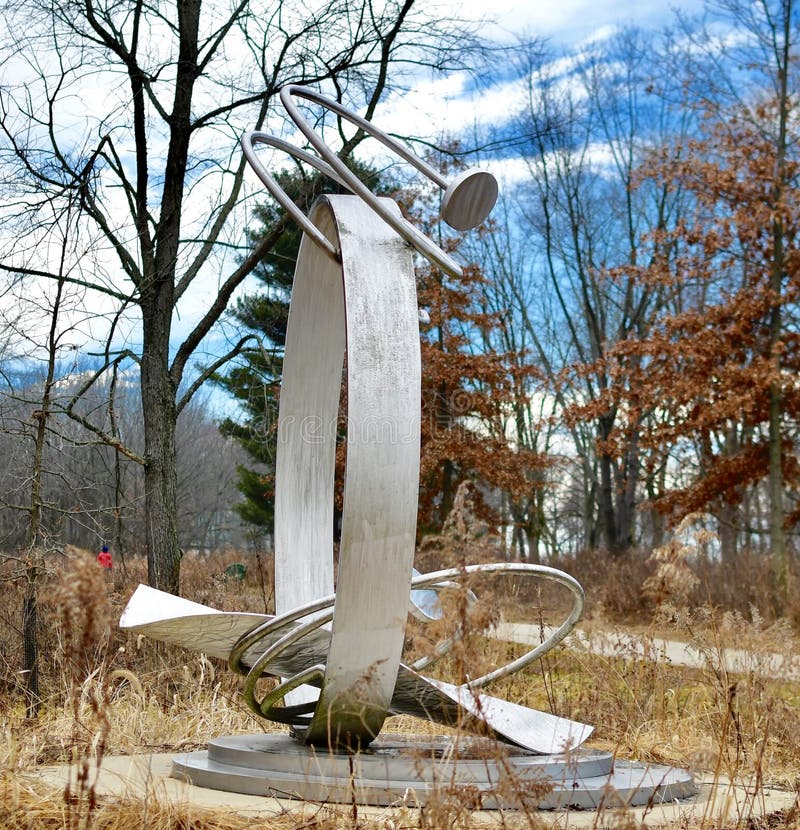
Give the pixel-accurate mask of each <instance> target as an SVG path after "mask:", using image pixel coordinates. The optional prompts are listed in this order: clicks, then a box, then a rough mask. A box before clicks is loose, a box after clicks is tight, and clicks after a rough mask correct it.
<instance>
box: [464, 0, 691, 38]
mask: <svg viewBox="0 0 800 830" xmlns="http://www.w3.org/2000/svg"><path fill="white" fill-rule="evenodd" d="M454 5H456V4H454ZM702 7H703V3H702V0H676V2H674V3H667V2H659V0H638V2H637V0H549V1H548V0H544V2H542V0H522V2H519V0H493V2H492V4H491V10H492V11H491V13H492V14H493V15H494V16H496V18H497V24H498V26H497V28H496V29H495V28H494V27H493V30H492V35H493V36H496V37H498V38H509V39H511V38H513V37H514V36H515V35H517V34H520V33H526V34H528V35H535V36H538V37H543V38H548V39H551V40H552V41H553V42H554V43H555V44H557V45H563V46H575V45H577V44H579V43H580V42H581V41H583V40H585V39H586V38H592V37H594V36H596V35H597V34H599V33H602V32H603V30H606V29H608V28H609V27H617V26H641V27H642V28H658V27H659V26H662V25H664V24H666V23H669V22H670V20H672V19H673V13H674V10H675V9H680V10H682V11H685V12H688V13H696V12H700V11H701V10H702ZM457 8H458V9H459V10H461V12H462V13H465V14H467V15H470V16H473V15H474V17H476V18H477V17H480V16H481V14H484V13H486V4H485V3H483V2H480V3H477V2H472V0H468V2H466V3H458V4H457ZM473 10H474V11H473Z"/></svg>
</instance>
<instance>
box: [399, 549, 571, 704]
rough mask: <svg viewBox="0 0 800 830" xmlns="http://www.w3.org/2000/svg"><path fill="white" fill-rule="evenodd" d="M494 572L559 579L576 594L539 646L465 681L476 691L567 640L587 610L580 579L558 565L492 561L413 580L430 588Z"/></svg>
mask: <svg viewBox="0 0 800 830" xmlns="http://www.w3.org/2000/svg"><path fill="white" fill-rule="evenodd" d="M492 573H498V574H503V573H512V574H513V573H518V574H527V575H529V576H538V577H540V578H542V579H547V580H550V581H552V582H557V583H558V584H560V585H563V586H564V587H566V588H568V589H569V590H570V592H571V593H572V597H573V599H572V610H571V611H570V613H569V615H568V616H567V618H566V619H565V620H564V622H563V623H561V625H560V626H559V627H558V628H557V629H556V630H555V631H554V632H553V633H552V634H551V635H550V636H549V637H548V638H547V639H546V640H545V641H544V642H543V643H540V644H539V645H538V646H536V647H535V648H532V649H531V650H530V651H528V652H526V653H525V654H523V655H522V657H518V658H517V659H516V660H512V661H511V662H510V663H506V665H505V666H501V667H500V668H499V669H495V670H494V671H491V672H488V673H487V674H484V675H482V676H481V677H478V678H476V679H475V680H470V681H469V683H465V684H464V688H467V689H470V690H475V689H480V688H483V687H484V686H486V685H487V684H489V683H491V682H492V681H494V680H499V679H501V678H503V677H507V676H508V675H509V674H513V673H514V672H517V671H519V670H520V669H522V668H524V667H525V666H527V665H528V664H529V663H531V662H532V661H534V660H536V659H537V658H540V657H543V656H544V655H545V654H547V652H548V651H550V650H551V649H553V648H555V647H556V646H557V645H558V644H559V643H560V642H561V641H562V640H564V639H565V638H566V637H567V636H568V635H569V633H570V632H571V631H572V629H573V628H575V626H576V624H577V622H578V620H579V619H580V617H581V614H582V613H583V605H584V600H585V596H584V593H583V588H582V587H581V584H580V582H578V580H577V579H575V578H574V577H572V576H570V575H569V574H567V573H564V571H559V570H558V569H557V568H551V567H549V566H547V565H534V564H531V563H527V562H491V563H487V564H482V565H467V566H466V567H464V568H451V569H449V570H445V571H436V572H434V573H430V574H426V575H425V576H424V577H422V578H419V579H414V580H412V583H411V584H412V586H413V587H414V588H421V587H426V586H428V585H434V584H436V583H437V582H443V581H445V580H448V579H457V578H458V577H463V576H469V575H471V574H492Z"/></svg>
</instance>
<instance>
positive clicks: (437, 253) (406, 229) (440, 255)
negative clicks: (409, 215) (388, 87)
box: [280, 84, 462, 277]
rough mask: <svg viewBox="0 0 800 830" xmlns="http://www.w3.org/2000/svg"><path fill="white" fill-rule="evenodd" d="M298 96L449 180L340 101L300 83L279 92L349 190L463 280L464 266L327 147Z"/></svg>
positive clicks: (439, 179) (428, 173)
mask: <svg viewBox="0 0 800 830" xmlns="http://www.w3.org/2000/svg"><path fill="white" fill-rule="evenodd" d="M292 95H296V96H297V97H298V98H305V99H307V100H309V101H314V102H315V103H317V104H319V105H320V106H322V107H325V108H326V109H329V110H331V111H333V112H335V113H337V114H338V115H340V116H341V117H342V118H344V119H346V120H347V121H350V122H351V123H352V124H355V125H356V126H357V127H359V128H361V129H362V130H364V132H366V133H368V134H369V135H371V136H372V137H373V138H376V139H377V140H378V141H380V142H381V143H382V144H384V145H386V146H387V147H389V149H391V150H393V151H394V152H395V153H397V154H398V155H399V156H400V157H401V158H403V159H405V160H406V161H408V162H409V163H411V164H413V165H414V167H416V168H417V169H418V170H420V171H421V172H423V173H424V174H425V175H426V176H428V177H429V178H431V179H433V181H435V182H436V183H437V184H438V185H439V186H440V187H447V180H446V179H444V178H443V177H442V176H441V175H440V174H439V173H438V172H437V171H436V170H434V169H433V168H432V167H430V165H428V164H426V163H425V162H424V161H422V160H421V159H418V158H417V157H416V156H415V155H414V154H413V153H410V152H409V151H408V150H407V149H406V148H405V147H403V145H402V144H400V142H398V141H396V140H395V139H393V138H392V137H391V136H389V135H387V134H386V133H384V132H383V131H382V130H379V129H378V128H377V127H375V126H374V125H373V124H370V122H369V121H367V120H366V119H364V118H362V117H361V116H360V115H356V114H355V113H354V112H350V110H348V109H347V108H346V107H343V106H342V105H341V104H339V103H338V102H337V101H332V100H330V99H329V98H326V97H325V96H324V95H320V94H319V93H318V92H314V91H313V90H311V89H308V87H303V86H298V85H297V84H289V85H288V86H285V87H283V89H281V92H280V97H281V103H282V104H283V106H284V107H285V109H286V111H287V112H288V113H289V116H290V117H291V119H292V121H294V123H295V124H297V127H298V128H299V130H300V132H302V133H303V135H304V136H305V137H306V138H307V139H308V142H309V144H311V146H312V147H313V148H314V149H315V150H316V151H317V152H318V153H319V154H320V156H322V158H323V159H324V160H325V161H326V162H327V163H328V164H329V165H330V166H331V167H332V168H333V169H334V170H335V171H336V172H337V173H338V174H339V179H341V180H343V181H344V183H345V184H346V186H347V188H348V189H349V190H351V191H352V192H353V193H355V194H356V195H357V196H360V197H361V198H362V199H363V200H364V201H365V202H366V203H367V204H368V205H369V206H370V207H371V208H372V210H374V211H375V213H377V214H378V216H380V217H381V219H383V221H384V222H386V224H387V225H389V226H390V227H391V228H392V229H394V230H395V231H396V232H397V233H398V234H399V235H400V236H401V237H402V238H403V239H405V241H406V242H408V243H409V245H411V246H412V247H413V248H414V249H415V250H416V251H418V252H419V253H421V254H422V255H423V256H424V257H425V258H426V259H429V260H430V261H431V262H433V263H434V264H435V265H437V266H438V267H439V268H441V269H442V270H443V271H445V272H446V273H448V274H450V275H452V276H454V277H460V276H461V274H462V272H461V267H460V266H459V265H458V264H457V263H456V262H455V260H453V259H452V258H451V257H450V256H448V255H447V254H446V253H445V252H444V251H443V250H442V249H441V248H440V247H439V246H438V245H434V244H433V242H431V240H430V239H428V237H427V236H425V235H424V234H423V233H421V232H420V231H419V230H417V228H415V227H414V226H413V225H412V224H411V223H410V222H408V221H407V220H406V219H404V218H402V217H398V216H395V215H393V214H392V213H391V212H390V211H389V210H387V208H386V207H385V206H384V205H383V204H382V203H381V201H380V200H379V199H378V197H377V196H375V194H374V193H372V191H371V190H369V189H368V188H367V187H366V186H365V185H364V184H363V183H362V182H361V180H360V179H359V178H358V176H356V175H355V174H353V173H352V172H351V171H350V170H348V169H347V167H346V166H345V164H344V163H343V162H342V160H341V159H340V158H339V157H338V156H337V155H336V153H334V152H333V150H331V149H330V147H328V145H327V144H326V143H325V142H324V141H323V140H322V138H320V136H319V135H318V134H317V133H316V131H315V130H314V129H313V128H312V127H311V126H310V125H309V123H308V122H307V121H306V119H305V118H304V117H303V115H302V113H301V112H300V110H299V109H298V108H297V107H296V106H295V103H294V101H292V98H291V96H292Z"/></svg>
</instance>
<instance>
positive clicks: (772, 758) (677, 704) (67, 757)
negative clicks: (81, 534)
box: [0, 546, 800, 830]
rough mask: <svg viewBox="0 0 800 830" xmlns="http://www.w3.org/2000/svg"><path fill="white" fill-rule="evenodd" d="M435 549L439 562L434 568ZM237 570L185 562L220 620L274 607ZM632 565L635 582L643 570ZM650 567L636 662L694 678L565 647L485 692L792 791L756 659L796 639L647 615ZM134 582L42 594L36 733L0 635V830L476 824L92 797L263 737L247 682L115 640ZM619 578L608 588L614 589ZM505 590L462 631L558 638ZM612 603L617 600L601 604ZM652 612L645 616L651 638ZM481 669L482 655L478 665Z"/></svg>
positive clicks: (507, 649)
mask: <svg viewBox="0 0 800 830" xmlns="http://www.w3.org/2000/svg"><path fill="white" fill-rule="evenodd" d="M445 547H446V546H444V547H441V546H440V549H439V551H438V553H441V551H442V550H444V548H445ZM445 552H446V551H445ZM462 555H463V553H462ZM233 561H235V557H234V556H233V555H228V556H226V557H219V558H211V559H208V560H189V561H187V562H186V563H185V566H184V570H183V574H184V579H185V582H184V593H185V594H186V595H187V596H189V597H190V598H192V599H195V600H198V601H201V602H206V603H208V604H210V605H214V606H216V607H221V608H231V609H233V608H235V609H238V610H253V611H264V610H265V608H270V603H271V596H272V592H271V581H270V579H269V578H267V577H266V564H265V570H264V571H263V572H262V573H259V571H258V569H257V568H256V567H255V566H253V565H252V564H251V563H248V565H249V568H248V573H247V576H246V579H245V580H244V581H243V582H238V581H232V580H230V579H226V578H225V575H224V574H225V568H226V567H227V565H229V564H231V563H232V562H233ZM687 562H688V559H687V560H686V562H683V563H678V564H679V565H681V566H683V565H687ZM671 564H672V565H675V562H674V561H673V562H672V563H671ZM687 566H688V565H687ZM633 567H634V566H631V568H633ZM635 567H636V568H640V567H644V566H642V565H641V563H636V565H635ZM648 567H649V570H648V571H647V576H642V578H640V579H639V582H638V585H639V595H638V598H637V599H636V600H635V605H636V608H637V610H636V614H635V619H636V620H637V622H638V623H639V631H640V633H641V636H642V640H643V642H644V643H645V646H646V644H647V643H648V642H652V641H653V638H655V637H656V636H668V637H675V638H681V639H683V640H685V641H688V642H691V643H693V644H694V645H695V647H696V649H697V650H698V652H699V653H700V654H701V655H702V657H703V663H702V666H701V667H700V668H691V669H687V668H681V667H678V666H671V665H667V664H664V663H659V662H654V661H642V660H632V659H630V655H629V654H628V653H627V649H626V646H624V645H620V647H619V651H618V652H612V653H611V654H608V655H606V656H597V655H593V654H590V653H587V652H582V651H579V650H565V649H559V650H558V651H557V652H555V653H552V654H551V655H548V656H547V657H546V658H545V660H544V661H542V662H541V663H540V664H538V665H535V666H533V667H531V668H529V669H528V670H526V671H523V672H520V673H519V674H517V675H515V676H513V677H511V678H507V679H506V680H505V681H502V682H501V683H500V684H498V685H497V686H495V687H494V688H492V689H491V692H492V693H493V694H496V695H497V696H499V697H503V698H506V699H508V700H512V701H515V702H519V703H524V704H527V705H530V706H534V707H536V708H541V709H545V710H548V711H554V712H557V713H558V714H560V715H563V716H567V717H571V718H574V719H576V720H582V721H584V722H588V723H593V724H596V726H597V729H596V733H595V736H594V738H593V740H592V743H593V744H594V745H595V746H599V747H602V748H608V749H611V750H613V751H614V752H615V753H616V754H617V755H618V756H619V757H631V758H637V759H640V760H643V761H652V762H658V763H668V764H675V765H680V766H689V767H691V768H692V769H693V770H694V771H696V772H697V773H698V774H700V775H702V776H704V777H715V776H716V777H727V778H729V779H731V780H734V781H745V780H747V781H755V782H757V784H758V786H760V787H762V788H763V787H768V786H772V787H781V788H784V789H788V790H794V789H795V788H796V787H797V785H798V781H800V684H798V683H797V682H790V681H788V680H781V679H780V678H777V677H775V676H774V674H775V673H774V672H773V671H772V670H771V667H770V664H768V662H767V661H768V659H771V658H770V657H769V656H770V655H773V654H776V653H777V654H784V655H785V656H786V658H787V660H789V659H792V658H793V657H794V656H795V655H796V654H798V653H800V652H798V644H797V637H796V633H797V632H796V630H795V629H794V628H793V626H792V624H791V623H790V622H787V621H786V620H777V621H776V620H773V619H772V618H770V617H769V616H767V614H766V613H764V614H762V613H761V612H760V611H758V610H756V608H755V607H753V606H751V607H749V608H745V609H744V610H743V609H741V608H729V609H716V608H713V607H712V606H710V605H708V604H706V605H703V606H701V607H695V608H693V604H692V599H691V595H690V594H688V593H687V594H686V595H685V596H684V597H683V599H682V600H681V602H680V603H678V602H673V600H676V597H677V594H676V593H672V594H669V592H667V595H666V596H660V597H659V598H658V601H657V602H656V601H654V600H653V598H652V597H651V598H648V597H644V598H643V597H642V593H641V586H642V584H643V583H644V581H645V579H647V578H656V577H657V576H658V567H659V564H658V562H651V563H650V564H649V566H648ZM128 570H129V572H128V574H127V575H125V574H122V573H118V574H117V580H118V582H117V584H116V585H115V586H111V585H108V584H106V583H105V582H104V581H103V577H102V574H101V572H100V571H99V569H97V568H96V567H95V563H94V561H93V556H92V555H91V554H87V553H81V552H77V551H73V552H72V553H71V555H70V556H69V557H68V558H67V559H65V560H64V561H63V562H60V563H58V564H57V567H54V568H53V574H52V576H51V577H50V581H49V582H48V584H47V585H46V586H45V588H44V590H43V592H42V597H43V609H44V614H43V621H42V649H43V654H45V655H47V656H48V658H50V657H52V658H53V659H52V660H51V659H48V660H47V662H46V664H45V665H44V666H43V690H44V691H43V695H44V701H43V707H42V713H41V716H40V717H39V718H38V720H37V721H36V722H28V721H26V720H25V718H24V706H23V702H22V698H21V694H20V689H19V684H18V676H17V674H16V667H18V666H19V648H20V646H19V643H18V642H17V639H18V637H17V636H16V635H15V633H14V630H13V627H8V626H7V627H6V631H5V633H4V634H2V635H0V656H1V657H2V659H3V660H4V661H5V663H4V665H5V671H4V672H3V676H2V687H0V730H2V736H3V740H2V744H0V828H9V829H10V830H16V828H30V830H38V828H62V827H63V828H70V830H71V828H76V830H77V828H87V830H88V829H89V828H103V830H105V828H108V830H123V828H128V827H137V828H139V827H145V826H146V827H148V828H156V830H160V828H164V830H167V828H169V830H173V828H174V830H179V829H180V830H189V828H192V830H195V829H196V830H205V828H209V830H211V828H220V830H228V828H230V829H231V830H238V828H240V827H242V828H243V827H245V826H246V827H249V828H253V827H258V826H263V827H269V828H270V830H283V828H287V830H288V828H292V830H299V829H300V828H306V827H308V828H320V830H325V829H326V828H328V827H341V826H353V825H354V823H355V824H357V825H358V826H360V827H366V828H370V827H374V828H376V830H377V828H381V830H399V828H400V827H417V826H420V827H423V828H429V829H430V830H439V828H460V827H464V828H466V827H471V826H476V825H475V822H478V824H480V823H481V821H482V819H478V818H475V817H474V816H473V814H472V812H471V810H470V809H469V807H470V805H469V802H468V800H466V799H465V793H464V792H463V790H460V791H458V792H457V793H453V792H449V793H448V792H443V793H442V795H441V798H440V799H438V800H436V799H434V800H433V801H432V802H431V803H430V804H429V805H428V806H427V807H426V808H425V809H424V810H421V811H408V812H407V813H403V814H395V815H394V817H393V818H392V819H389V818H385V817H384V818H381V817H376V816H372V817H370V816H368V815H363V814H359V815H358V816H357V817H356V818H354V817H353V815H352V814H351V813H350V812H347V811H345V812H341V811H338V812H337V811H335V810H320V811H313V812H312V813H311V814H309V813H308V811H305V812H303V813H302V814H301V813H290V814H287V815H283V816H279V817H276V818H271V819H269V820H268V821H267V822H264V823H261V824H259V823H258V822H254V820H253V819H252V818H247V819H246V818H242V817H238V816H236V815H233V814H230V813H224V814H222V813H220V814H216V813H209V812H206V811H202V810H199V809H196V808H189V807H188V806H183V807H177V806H174V805H173V806H168V805H164V804H162V803H160V802H158V801H156V800H137V799H127V800H126V799H114V800H112V799H108V798H105V797H103V796H100V795H97V794H96V793H95V792H94V786H93V782H94V777H93V771H94V770H96V766H97V764H98V762H99V761H101V760H102V757H103V756H104V755H107V754H134V753H141V752H152V751H174V750H178V749H181V750H183V749H191V748H195V747H201V746H204V744H205V741H206V740H207V739H208V737H209V736H211V735H216V734H232V733H243V732H256V731H260V730H263V729H264V728H265V725H264V723H263V722H261V721H256V719H255V718H254V717H253V716H252V715H250V714H249V713H248V712H247V710H246V709H245V707H244V706H243V705H242V704H241V702H240V700H239V697H238V689H239V685H240V679H239V678H237V677H235V676H233V675H231V674H230V673H229V672H228V671H227V670H226V669H225V667H224V666H222V665H221V664H219V663H217V662H214V661H210V660H208V659H206V658H205V657H202V656H198V655H196V654H191V653H189V652H185V651H181V650H179V649H174V648H168V647H165V646H163V645H158V644H154V643H152V642H149V641H142V640H141V639H138V638H135V637H132V636H126V635H122V634H121V633H120V632H119V631H118V630H117V629H116V628H115V625H114V623H115V621H116V619H117V618H118V615H119V613H120V611H121V608H122V606H123V604H124V601H125V600H126V599H127V596H129V594H130V592H131V590H132V589H133V587H134V585H135V582H136V581H137V580H138V579H140V578H141V577H142V576H143V565H142V563H140V562H133V563H129V569H128ZM570 570H575V569H574V568H571V569H570ZM612 576H613V577H614V578H617V579H619V574H618V573H616V574H612ZM739 576H740V577H741V574H740V575H739ZM610 578H611V577H609V579H610ZM651 584H653V583H651ZM630 586H631V580H630V571H629V572H628V576H627V577H626V578H625V580H623V582H622V583H621V585H618V586H617V589H618V590H617V593H616V594H615V587H614V585H613V584H612V583H611V582H606V583H604V584H602V585H601V584H600V583H599V581H598V582H595V583H594V584H592V583H591V582H590V581H589V582H588V587H589V593H590V595H591V593H592V592H593V591H594V592H595V593H597V592H600V591H602V592H603V596H604V597H605V598H606V599H605V605H604V608H606V609H608V608H612V609H616V610H612V612H608V610H607V611H606V615H607V616H606V617H605V618H600V615H599V614H598V613H595V614H594V615H592V616H593V619H592V620H591V621H590V622H589V623H588V625H589V626H590V627H592V628H594V629H595V630H598V629H603V630H608V629H609V627H610V622H609V618H612V619H619V614H620V613H621V612H620V611H619V609H620V608H622V607H624V605H625V602H628V601H629V602H631V603H634V600H633V598H632V589H631V587H630ZM692 590H695V589H694V588H692ZM502 591H503V587H502V586H501V585H488V586H483V589H482V592H481V596H482V597H484V599H486V607H484V608H478V609H474V610H473V611H471V612H470V613H472V614H473V615H476V619H474V620H472V622H473V623H477V622H487V621H491V620H492V619H494V618H496V616H497V614H498V613H499V612H500V611H502V613H504V614H505V615H506V616H511V615H513V616H515V617H516V618H525V619H527V620H529V621H539V620H542V621H548V622H552V621H553V615H557V613H558V612H559V610H561V609H560V607H559V606H560V603H559V601H558V600H557V601H555V602H550V600H551V599H552V598H551V597H549V596H548V597H545V596H543V595H542V594H541V593H539V592H537V591H536V590H532V589H530V588H522V589H520V590H519V591H517V592H516V593H515V594H512V595H511V599H508V598H506V599H505V600H504V601H503V602H501V601H500V597H501V596H502V595H503V594H502ZM7 596H8V604H7V605H6V606H5V607H6V609H7V610H6V612H5V613H6V614H11V613H13V612H12V611H11V610H10V609H13V608H14V607H15V606H14V603H16V602H17V597H16V596H15V595H14V592H13V590H12V591H9V592H8V595H7ZM614 596H616V597H617V600H614V601H612V600H611V599H609V598H611V597H614ZM545 600H547V601H548V602H546V601H545ZM591 602H592V600H591V599H590V601H589V604H590V606H591ZM548 603H549V604H548ZM615 603H616V604H615ZM452 604H453V608H454V612H453V613H454V614H456V615H457V614H458V613H465V612H464V611H463V606H461V605H459V602H458V599H457V598H454V599H453V600H452ZM460 608H461V609H462V610H461V611H459V609H460ZM645 609H647V613H649V615H650V616H649V623H648V624H647V625H645V624H644V621H645V619H646V614H645V613H644V610H645ZM690 609H693V610H690ZM473 627H475V626H473ZM423 645H424V644H423ZM418 646H419V644H418ZM732 647H736V648H746V649H747V650H748V652H749V654H750V657H749V658H748V662H747V663H746V664H745V666H744V667H743V670H742V671H740V672H738V673H737V674H735V675H734V674H731V673H730V672H729V670H728V669H727V668H726V666H725V662H724V659H723V655H724V651H725V649H727V648H732ZM522 648H523V647H517V646H514V645H511V644H506V643H499V642H497V641H494V640H487V639H484V638H482V637H480V636H477V635H476V637H475V638H474V639H472V640H471V641H467V642H466V643H465V647H464V648H460V649H456V651H455V653H454V655H453V656H452V657H451V658H450V660H448V661H445V662H444V663H443V664H442V666H441V667H440V668H439V671H441V672H442V673H443V676H446V677H448V678H450V679H453V680H458V679H460V678H462V677H464V676H466V675H471V676H475V675H476V674H477V673H478V672H479V671H481V670H483V669H484V668H486V666H488V665H492V664H494V665H496V664H500V663H503V662H505V661H507V660H508V659H510V658H511V657H513V656H516V655H517V654H519V653H520V651H521V649H522ZM653 648H655V646H653ZM475 655H479V661H478V662H476V661H475ZM387 727H388V728H389V729H390V730H399V731H413V732H417V733H422V734H433V733H441V730H440V729H438V728H435V729H434V728H433V727H430V726H429V725H427V724H425V723H421V722H419V721H415V720H413V719H410V718H393V719H391V720H390V722H389V723H388V724H387ZM56 762H71V763H72V764H73V765H74V768H75V770H76V775H75V777H74V783H73V785H72V786H71V789H70V791H69V792H67V793H53V792H51V791H46V790H45V789H43V788H42V787H41V786H38V787H37V786H33V785H30V784H27V783H25V782H26V781H27V779H26V777H25V773H26V772H28V771H30V770H32V769H34V768H35V767H37V766H38V765H41V764H49V763H56ZM754 815H755V814H754V813H753V812H749V811H748V810H746V809H745V810H743V811H740V812H739V813H737V814H734V815H731V816H730V817H729V819H728V821H727V822H726V824H725V828H727V827H730V828H742V830H761V828H762V827H763V828H764V830H767V827H768V826H769V827H774V828H776V830H781V829H782V828H785V830H798V828H800V823H799V822H798V817H797V814H796V813H786V814H781V815H774V816H772V817H771V819H770V821H769V822H768V823H759V820H757V819H756V818H755V817H754ZM309 816H310V817H309ZM499 820H500V822H501V823H502V824H504V826H506V827H509V828H512V827H517V826H525V827H531V826H535V827H539V826H550V824H551V822H550V819H548V818H547V817H546V816H544V817H543V816H539V815H537V814H535V813H533V814H524V813H522V814H519V813H518V814H513V815H509V814H506V815H504V816H501V817H500V818H499ZM617 821H618V823H617V824H615V826H619V827H620V828H622V827H627V825H626V821H627V819H625V818H624V817H619V819H618V820H617V819H614V821H613V822H612V824H613V823H614V822H617ZM705 826H707V827H711V826H712V825H710V824H709V825H705ZM687 827H688V825H687ZM637 830H638V829H637Z"/></svg>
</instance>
